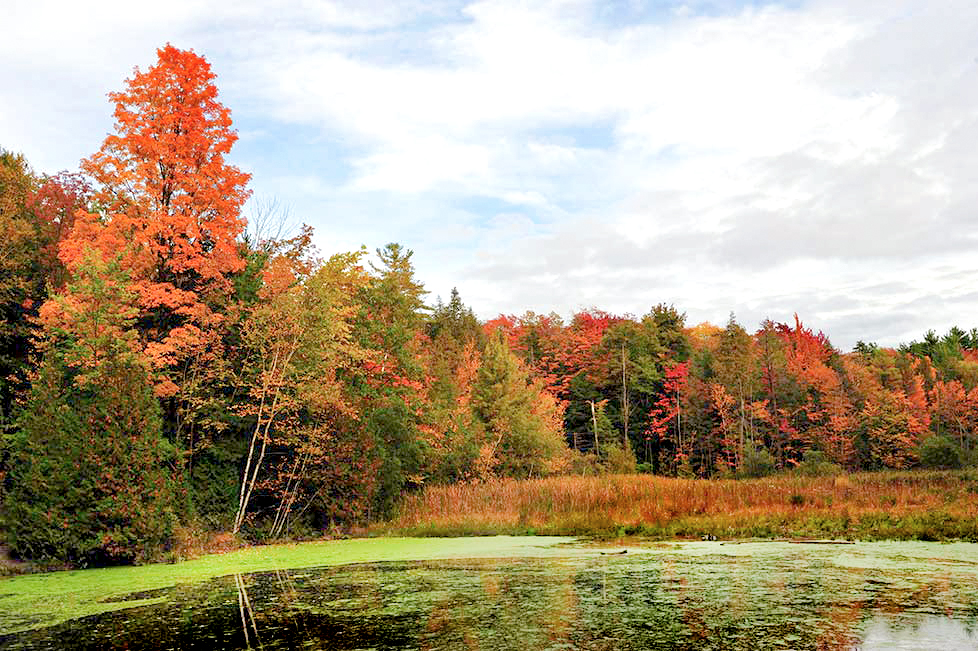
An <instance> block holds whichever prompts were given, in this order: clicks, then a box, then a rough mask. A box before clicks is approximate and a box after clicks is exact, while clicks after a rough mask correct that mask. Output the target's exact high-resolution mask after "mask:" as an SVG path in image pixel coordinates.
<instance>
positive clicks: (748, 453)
mask: <svg viewBox="0 0 978 651" xmlns="http://www.w3.org/2000/svg"><path fill="white" fill-rule="evenodd" d="M774 470H775V467H774V458H773V457H772V456H771V453H770V452H768V451H767V450H765V449H764V448H755V447H754V446H752V445H747V446H745V447H744V456H743V459H742V460H741V463H740V468H739V469H738V472H737V474H738V475H739V476H741V477H748V478H757V477H767V476H768V475H773V474H774Z"/></svg>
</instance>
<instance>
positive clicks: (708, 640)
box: [0, 543, 978, 651]
mask: <svg viewBox="0 0 978 651" xmlns="http://www.w3.org/2000/svg"><path fill="white" fill-rule="evenodd" d="M976 550H978V546H975V545H964V544H957V545H940V544H928V543H882V544H859V545H851V546H850V545H838V546H835V545H791V544H785V543H768V544H764V543H756V544H747V545H723V544H720V543H709V544H707V543H702V544H700V543H697V544H689V545H671V546H659V547H646V548H638V547H631V548H629V549H628V553H626V554H613V553H610V552H613V551H617V550H614V549H589V548H583V549H576V550H574V553H568V555H566V556H555V557H532V558H501V559H468V560H466V559H450V560H432V561H407V562H399V561H393V562H378V563H361V564H353V565H343V566H338V567H323V568H304V569H294V570H287V569H286V570H279V571H270V572H258V573H251V574H235V575H231V576H224V577H220V578H216V579H211V580H207V581H204V582H200V583H194V584H185V585H178V586H176V587H172V588H165V589H161V590H156V591H150V592H144V593H138V594H134V595H131V598H133V599H155V602H153V603H150V604H149V605H138V606H135V607H133V608H128V609H124V610H117V611H114V612H107V613H103V614H100V615H95V616H90V617H85V618H81V619H76V620H72V621H69V622H64V623H61V624H58V625H56V626H52V627H47V628H43V629H39V630H35V631H28V632H23V633H18V634H13V635H8V636H6V637H0V649H28V648H29V649H35V648H38V649H130V650H139V649H208V650H209V651H211V650H217V649H248V648H254V649H259V648H261V649H294V648H306V649H391V650H393V649H426V650H428V649H430V650H436V649H481V650H489V649H554V650H557V649H589V650H590V649H594V650H597V649H609V650H610V649H624V650H631V649H636V650H637V649H839V648H853V649H856V648H859V649H903V648H905V649H928V648H940V649H945V650H951V649H974V648H978V632H976V631H978V551H976ZM0 599H2V598H0ZM142 603H144V604H145V602H142Z"/></svg>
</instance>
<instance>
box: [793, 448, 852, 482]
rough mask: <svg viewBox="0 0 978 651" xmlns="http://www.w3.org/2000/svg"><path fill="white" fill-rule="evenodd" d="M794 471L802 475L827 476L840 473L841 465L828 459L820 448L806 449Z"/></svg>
mask: <svg viewBox="0 0 978 651" xmlns="http://www.w3.org/2000/svg"><path fill="white" fill-rule="evenodd" d="M795 472H797V473H798V474H799V475H802V476H804V477H828V476H832V475H840V474H842V466H840V465H839V464H837V463H832V462H831V461H829V458H828V456H827V455H826V454H825V453H824V452H822V451H821V450H808V451H806V452H805V455H804V456H803V457H802V460H801V463H799V464H798V465H797V466H796V467H795Z"/></svg>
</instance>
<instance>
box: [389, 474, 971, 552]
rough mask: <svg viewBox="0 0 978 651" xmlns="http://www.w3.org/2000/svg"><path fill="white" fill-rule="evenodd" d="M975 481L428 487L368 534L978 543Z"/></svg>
mask: <svg viewBox="0 0 978 651" xmlns="http://www.w3.org/2000/svg"><path fill="white" fill-rule="evenodd" d="M976 493H978V474H975V473H973V472H969V471H961V472H900V473H896V472H885V473H860V474H854V475H840V476H835V477H795V476H777V477H770V478H764V479H753V480H733V479H731V480H703V479H671V478H665V477H655V476H650V475H611V476H602V477H576V476H564V477H552V478H546V479H534V480H525V481H518V480H499V481H495V482H491V483H483V484H458V485H451V486H432V487H428V488H427V489H426V490H425V491H424V492H422V493H419V494H417V495H414V496H410V497H408V498H407V500H406V501H405V504H404V506H403V508H402V509H401V512H400V515H399V516H398V517H397V518H395V519H394V520H392V521H391V522H388V523H385V524H384V525H381V526H378V527H375V530H387V531H394V532H398V533H413V534H425V533H427V534H429V535H442V534H444V535H458V534H490V533H525V532H534V533H547V534H561V535H584V534H595V535H607V534H609V533H614V532H617V533H618V534H621V533H622V531H624V532H625V533H640V534H644V535H648V536H652V537H693V536H700V535H715V536H718V537H723V538H730V537H743V536H759V537H780V536H806V535H835V536H845V537H859V538H875V539H878V538H902V539H906V538H924V539H946V538H971V537H973V536H978V499H975V497H976V495H975V494H976Z"/></svg>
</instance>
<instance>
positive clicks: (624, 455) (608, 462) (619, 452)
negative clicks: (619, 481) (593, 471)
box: [601, 443, 636, 475]
mask: <svg viewBox="0 0 978 651" xmlns="http://www.w3.org/2000/svg"><path fill="white" fill-rule="evenodd" d="M601 454H602V455H603V456H604V464H603V465H604V468H605V472H608V473H610V474H612V475H630V474H634V473H635V470H636V463H635V453H634V452H632V451H631V449H628V450H625V449H623V448H620V447H618V446H617V445H613V444H611V443H606V444H605V445H604V446H602V448H601Z"/></svg>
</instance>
